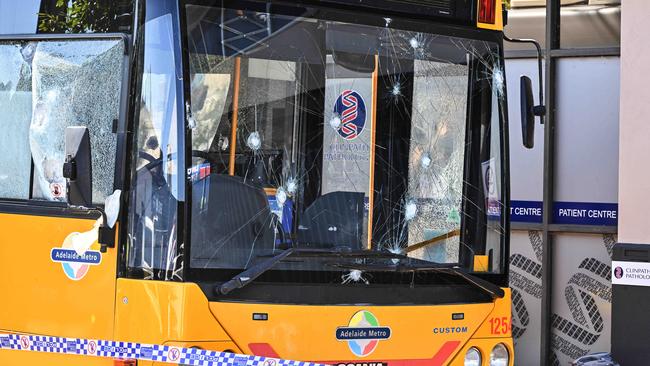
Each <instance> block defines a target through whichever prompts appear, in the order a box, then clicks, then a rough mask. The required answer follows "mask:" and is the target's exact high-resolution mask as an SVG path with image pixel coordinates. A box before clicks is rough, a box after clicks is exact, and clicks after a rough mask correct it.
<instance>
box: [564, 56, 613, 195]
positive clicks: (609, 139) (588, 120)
mask: <svg viewBox="0 0 650 366" xmlns="http://www.w3.org/2000/svg"><path fill="white" fill-rule="evenodd" d="M557 102H558V104H557V122H556V135H555V136H556V143H555V146H556V148H557V150H556V151H557V155H556V160H555V161H556V173H555V174H556V191H555V200H556V201H570V202H607V203H616V202H617V201H618V112H619V58H618V57H589V58H585V57H582V58H567V59H561V60H559V61H558V69H557Z"/></svg>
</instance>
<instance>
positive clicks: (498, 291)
mask: <svg viewBox="0 0 650 366" xmlns="http://www.w3.org/2000/svg"><path fill="white" fill-rule="evenodd" d="M332 265H333V266H335V267H339V268H346V269H358V270H361V271H376V272H439V273H447V274H451V275H454V276H457V277H460V278H462V279H463V280H465V281H466V282H467V283H469V284H471V285H472V286H474V287H476V288H479V289H480V290H482V291H483V292H485V293H487V294H488V295H490V296H491V297H492V298H493V299H494V298H502V297H504V296H505V292H504V291H503V289H502V288H501V287H499V286H497V285H495V284H493V283H492V282H489V281H486V280H484V279H482V278H480V277H477V276H475V275H472V274H470V273H468V272H466V271H464V270H462V269H460V268H458V267H455V266H452V265H447V266H446V265H444V264H436V265H425V266H414V265H404V264H399V263H398V264H394V265H390V264H386V265H381V264H380V265H377V264H349V265H347V264H332Z"/></svg>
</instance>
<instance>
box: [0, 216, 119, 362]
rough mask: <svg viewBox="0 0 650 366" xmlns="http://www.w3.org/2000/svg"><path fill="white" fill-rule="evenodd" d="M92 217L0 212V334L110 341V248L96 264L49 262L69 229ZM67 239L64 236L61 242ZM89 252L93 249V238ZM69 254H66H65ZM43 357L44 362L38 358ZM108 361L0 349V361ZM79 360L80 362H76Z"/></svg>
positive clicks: (80, 228) (83, 227)
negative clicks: (15, 333)
mask: <svg viewBox="0 0 650 366" xmlns="http://www.w3.org/2000/svg"><path fill="white" fill-rule="evenodd" d="M94 223H95V220H88V219H73V218H63V217H48V216H32V215H23V214H6V213H0V279H2V280H1V281H0V294H2V295H1V298H2V300H1V301H0V332H9V333H11V332H17V333H29V334H36V335H50V336H59V337H70V338H91V339H112V338H113V319H114V308H115V304H114V301H115V277H116V267H117V266H116V250H115V249H109V250H108V252H107V253H101V254H100V256H101V257H100V258H101V262H100V263H98V264H94V265H88V266H85V267H84V266H83V265H79V264H78V263H73V264H69V265H68V266H64V265H63V264H62V263H61V262H55V261H53V260H52V257H51V254H52V250H53V249H56V248H59V249H60V248H61V247H62V245H63V244H64V240H65V239H66V237H68V236H69V235H70V234H72V233H75V232H79V233H82V232H85V231H88V230H90V229H91V228H92V227H93V224H94ZM67 243H68V244H69V243H70V240H68V241H67ZM91 250H93V251H97V253H99V245H98V244H97V243H96V242H95V243H94V244H93V246H92V247H91ZM68 253H69V252H68ZM45 359H47V360H48V361H47V362H40V360H45ZM32 360H33V361H34V363H33V364H47V365H54V364H56V361H58V360H61V361H62V363H64V364H66V365H72V364H76V362H80V364H84V365H88V364H91V363H93V364H94V363H95V362H97V363H98V364H110V363H111V362H112V361H111V360H108V359H98V358H88V359H85V358H83V357H79V356H61V355H53V354H49V355H48V354H36V353H34V352H24V351H0V365H13V364H21V365H25V364H32V362H31V361H32ZM79 360H81V361H79Z"/></svg>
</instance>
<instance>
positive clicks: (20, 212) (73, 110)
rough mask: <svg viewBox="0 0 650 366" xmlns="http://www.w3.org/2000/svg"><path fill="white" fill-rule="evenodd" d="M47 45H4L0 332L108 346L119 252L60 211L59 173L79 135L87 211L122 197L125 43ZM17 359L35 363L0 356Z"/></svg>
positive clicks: (85, 215)
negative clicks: (85, 137)
mask: <svg viewBox="0 0 650 366" xmlns="http://www.w3.org/2000/svg"><path fill="white" fill-rule="evenodd" d="M52 37H56V36H42V35H38V36H29V38H27V39H25V38H21V39H7V38H4V39H0V126H2V133H1V134H0V278H1V280H0V293H1V298H2V301H0V332H18V333H29V334H37V335H51V336H62V337H71V338H95V339H111V338H112V337H113V322H114V305H115V304H114V302H115V281H116V271H117V250H116V249H115V248H109V249H108V250H107V251H105V252H101V251H100V246H99V245H98V244H97V241H96V240H97V231H96V230H95V228H96V226H98V222H97V219H98V218H99V217H100V216H99V215H98V214H97V213H96V211H92V210H88V209H85V208H72V207H70V206H69V205H68V203H67V202H66V201H67V197H66V195H67V194H66V190H67V189H66V179H65V178H64V177H63V164H64V162H65V159H66V156H65V151H66V150H65V130H66V128H67V127H69V126H85V127H87V128H88V131H89V135H90V145H91V160H92V174H91V176H92V205H93V206H101V205H103V204H104V202H105V199H106V197H108V196H109V195H111V194H112V193H113V192H114V191H115V190H116V188H121V180H122V177H121V173H116V172H120V171H121V170H122V163H121V162H122V159H121V158H122V157H123V155H122V153H121V151H123V150H124V149H123V146H122V144H123V143H124V140H123V139H122V138H120V137H119V136H123V135H122V134H117V133H115V132H116V131H120V130H123V127H124V126H123V123H124V122H123V121H124V110H123V108H122V107H123V106H124V100H125V99H126V98H125V97H124V93H125V92H126V89H127V88H126V87H125V86H124V85H125V80H126V79H127V78H126V75H127V74H128V71H127V69H128V61H127V60H128V53H127V52H126V46H127V43H126V39H125V38H124V37H122V36H121V35H93V36H92V37H91V36H87V35H84V36H76V35H65V36H58V37H59V38H52ZM19 354H20V357H41V356H31V355H32V354H31V353H29V354H26V353H23V352H19V353H15V352H4V353H2V354H1V355H2V357H18V356H19ZM22 359H23V358H21V360H22ZM84 362H85V363H84V364H87V360H86V361H84ZM16 363H17V362H16V360H13V361H12V360H9V361H8V360H6V359H5V360H3V359H0V364H16Z"/></svg>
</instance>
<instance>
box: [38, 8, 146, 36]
mask: <svg viewBox="0 0 650 366" xmlns="http://www.w3.org/2000/svg"><path fill="white" fill-rule="evenodd" d="M132 4H133V1H132V0H114V1H97V0H70V1H65V0H56V2H55V3H54V4H52V2H48V1H44V2H43V4H42V5H41V12H40V13H38V31H39V32H40V33H95V32H98V33H106V32H117V31H121V30H123V29H120V28H121V25H123V26H126V27H128V26H129V24H130V22H131V8H132Z"/></svg>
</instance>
